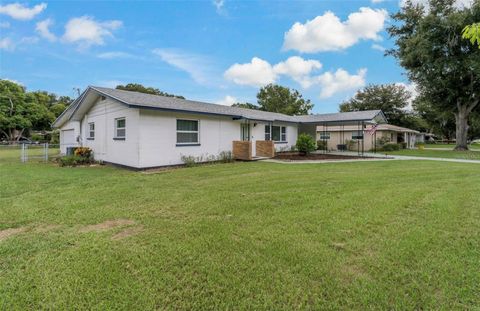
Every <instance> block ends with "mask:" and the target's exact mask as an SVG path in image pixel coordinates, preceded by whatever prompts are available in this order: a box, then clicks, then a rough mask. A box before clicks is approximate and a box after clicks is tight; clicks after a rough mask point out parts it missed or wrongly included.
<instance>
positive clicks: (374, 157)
mask: <svg viewBox="0 0 480 311" xmlns="http://www.w3.org/2000/svg"><path fill="white" fill-rule="evenodd" d="M330 154H334V155H345V156H358V153H357V152H352V151H345V152H330ZM364 155H365V158H360V159H345V160H305V161H281V160H275V159H267V160H262V161H264V162H270V163H281V164H313V163H348V162H373V161H395V160H397V161H399V160H400V161H406V160H413V161H440V162H454V163H475V164H480V160H467V159H452V158H431V157H413V156H400V155H385V154H380V153H365V154H364Z"/></svg>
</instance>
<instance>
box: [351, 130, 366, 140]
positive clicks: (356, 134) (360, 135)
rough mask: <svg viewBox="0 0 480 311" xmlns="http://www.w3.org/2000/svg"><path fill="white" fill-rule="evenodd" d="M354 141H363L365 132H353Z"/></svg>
mask: <svg viewBox="0 0 480 311" xmlns="http://www.w3.org/2000/svg"><path fill="white" fill-rule="evenodd" d="M352 139H363V131H353V132H352Z"/></svg>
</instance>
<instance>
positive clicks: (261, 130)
mask: <svg viewBox="0 0 480 311" xmlns="http://www.w3.org/2000/svg"><path fill="white" fill-rule="evenodd" d="M251 123H257V125H256V126H253V125H252V128H251V129H252V141H253V142H255V141H256V140H265V125H267V124H269V123H266V122H254V121H251ZM272 125H274V126H286V127H287V143H286V144H285V143H278V144H275V149H276V150H277V151H281V150H284V149H290V148H291V147H292V146H295V144H296V143H297V135H298V127H297V125H296V124H292V123H280V122H274V123H273V124H272ZM253 154H254V155H255V151H254V152H253Z"/></svg>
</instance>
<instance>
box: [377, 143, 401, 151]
mask: <svg viewBox="0 0 480 311" xmlns="http://www.w3.org/2000/svg"><path fill="white" fill-rule="evenodd" d="M400 147H401V146H400V144H385V145H384V146H383V147H382V151H398V150H400Z"/></svg>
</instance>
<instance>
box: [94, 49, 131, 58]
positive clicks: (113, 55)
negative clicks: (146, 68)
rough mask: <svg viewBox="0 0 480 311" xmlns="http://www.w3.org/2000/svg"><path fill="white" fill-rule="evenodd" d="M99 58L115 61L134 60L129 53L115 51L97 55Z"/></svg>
mask: <svg viewBox="0 0 480 311" xmlns="http://www.w3.org/2000/svg"><path fill="white" fill-rule="evenodd" d="M97 57H98V58H103V59H114V58H132V57H133V55H132V54H130V53H127V52H121V51H113V52H104V53H100V54H98V55H97Z"/></svg>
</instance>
